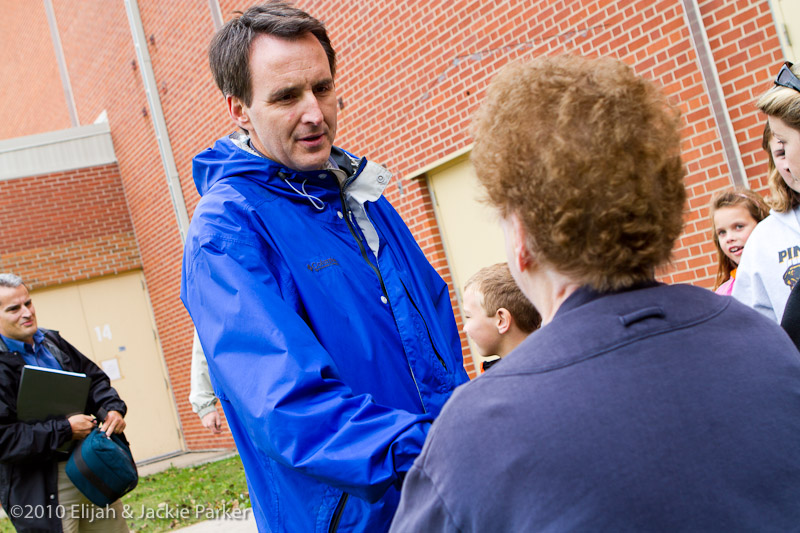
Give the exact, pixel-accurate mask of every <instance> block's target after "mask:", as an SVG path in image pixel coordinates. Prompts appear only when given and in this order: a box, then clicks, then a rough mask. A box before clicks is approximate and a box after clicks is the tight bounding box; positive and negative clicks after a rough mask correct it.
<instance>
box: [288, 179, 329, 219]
mask: <svg viewBox="0 0 800 533" xmlns="http://www.w3.org/2000/svg"><path fill="white" fill-rule="evenodd" d="M281 177H283V176H281ZM283 181H285V182H286V184H287V185H288V186H289V187H291V188H292V190H293V191H294V192H296V193H297V194H299V195H300V196H304V197H306V198H307V199H308V201H309V202H311V205H313V206H314V208H315V209H316V210H317V211H322V210H323V209H325V202H323V201H322V200H320V199H319V198H317V197H316V196H314V195H313V194H308V193H307V192H306V182H307V181H308V180H307V179H306V180H303V185H301V186H300V188H301V189H303V191H302V192H300V191H298V190H297V189H295V187H294V185H292V182H291V181H289V180H288V179H286V178H283Z"/></svg>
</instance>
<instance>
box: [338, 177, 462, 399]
mask: <svg viewBox="0 0 800 533" xmlns="http://www.w3.org/2000/svg"><path fill="white" fill-rule="evenodd" d="M360 170H361V166H359V171H360ZM356 175H357V173H356ZM352 179H353V178H350V179H349V180H347V181H346V182H345V183H344V185H342V186H341V187H339V198H340V200H341V202H342V209H344V213H345V214H344V219H345V223H346V224H347V229H349V230H350V234H351V235H352V236H353V238H354V239H355V241H356V243H358V248H359V250H361V258H362V259H363V260H364V261H366V262H367V264H368V265H369V266H370V268H372V270H373V271H374V272H375V275H376V276H378V281H379V282H380V284H381V291H382V292H383V296H384V297H385V298H386V302H387V303H388V302H389V293H388V292H387V290H386V285H384V283H383V276H381V272H380V270H378V267H376V266H375V265H373V264H372V261H370V260H369V257H368V256H367V250H366V249H365V248H364V243H363V240H362V239H361V237H359V235H358V234H357V233H356V230H355V228H353V225H352V220H351V219H350V214H351V213H352V211H350V208H349V207H348V205H347V200H346V198H345V196H344V189H345V187H347V185H348V184H349V183H350V181H352ZM401 283H402V282H401ZM403 288H404V289H405V285H403ZM407 293H408V290H406V294H407ZM412 303H413V300H412ZM414 308H416V305H414ZM417 312H419V310H418V309H417ZM423 322H425V321H424V320H423ZM425 327H426V328H427V327H428V325H427V324H426V325H425ZM428 336H430V331H429V332H428ZM431 345H433V340H432V339H431ZM433 350H434V352H435V351H436V348H434V349H433ZM436 356H437V357H439V354H438V353H437V354H436ZM439 360H440V361H441V360H442V358H441V357H439ZM406 363H408V371H409V373H410V374H411V381H413V382H414V387H415V388H416V389H417V396H418V397H419V404H420V407H421V408H422V412H423V413H427V412H428V410H427V409H426V408H425V402H424V401H423V400H422V392H421V391H420V390H419V384H418V383H417V376H416V375H414V369H413V368H412V367H411V361H409V360H408V357H406ZM442 365H444V361H442ZM446 368H447V367H445V369H446Z"/></svg>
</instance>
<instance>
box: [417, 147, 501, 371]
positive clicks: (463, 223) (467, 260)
mask: <svg viewBox="0 0 800 533" xmlns="http://www.w3.org/2000/svg"><path fill="white" fill-rule="evenodd" d="M427 176H428V184H429V187H430V190H431V191H432V192H433V196H434V209H435V210H436V218H437V221H438V222H439V229H440V230H441V232H442V237H443V239H444V246H445V250H446V252H447V260H448V263H449V265H450V270H451V271H452V273H453V281H454V283H455V285H456V287H455V288H456V294H458V299H459V302H460V301H461V292H462V289H463V287H464V282H465V281H467V280H468V279H469V278H470V276H472V275H473V274H474V273H475V272H477V271H478V270H480V269H481V268H483V267H485V266H489V265H493V264H495V263H503V262H505V261H506V254H505V241H504V240H503V230H502V229H501V228H500V224H499V222H498V220H497V216H496V215H495V213H494V211H493V210H491V209H490V208H489V207H487V206H486V205H485V204H483V203H481V202H480V201H479V197H480V194H481V189H480V186H479V183H478V178H477V177H476V176H475V171H474V170H473V168H472V164H471V163H470V162H469V157H468V155H464V156H461V157H459V158H457V159H455V160H453V161H450V162H448V163H447V164H444V165H442V166H440V167H438V168H436V169H433V170H431V171H429V172H428V173H427ZM470 349H471V352H472V354H473V359H474V361H475V367H476V368H480V364H481V361H482V360H483V358H482V357H480V356H479V355H477V353H478V351H477V350H476V349H475V346H474V345H473V344H472V341H471V340H470Z"/></svg>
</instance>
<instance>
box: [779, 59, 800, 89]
mask: <svg viewBox="0 0 800 533" xmlns="http://www.w3.org/2000/svg"><path fill="white" fill-rule="evenodd" d="M791 66H792V63H790V62H789V61H787V62H786V63H784V64H783V66H782V67H781V70H780V72H778V77H777V78H775V85H780V86H781V87H788V88H789V89H794V90H795V91H798V92H800V79H797V76H795V75H794V72H792V69H791Z"/></svg>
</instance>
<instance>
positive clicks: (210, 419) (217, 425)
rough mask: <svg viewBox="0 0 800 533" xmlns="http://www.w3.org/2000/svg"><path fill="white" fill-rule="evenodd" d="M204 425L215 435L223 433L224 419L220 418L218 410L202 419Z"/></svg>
mask: <svg viewBox="0 0 800 533" xmlns="http://www.w3.org/2000/svg"><path fill="white" fill-rule="evenodd" d="M201 420H202V422H203V425H204V426H205V427H207V428H208V429H210V430H211V433H213V434H214V435H219V434H220V433H222V419H220V417H219V412H218V411H217V409H216V408H214V410H213V411H211V412H210V413H208V414H206V415H205V416H204V417H203V418H202V419H201Z"/></svg>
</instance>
